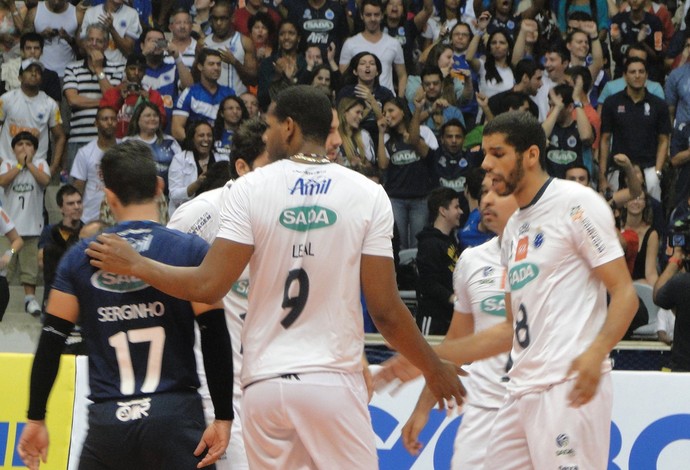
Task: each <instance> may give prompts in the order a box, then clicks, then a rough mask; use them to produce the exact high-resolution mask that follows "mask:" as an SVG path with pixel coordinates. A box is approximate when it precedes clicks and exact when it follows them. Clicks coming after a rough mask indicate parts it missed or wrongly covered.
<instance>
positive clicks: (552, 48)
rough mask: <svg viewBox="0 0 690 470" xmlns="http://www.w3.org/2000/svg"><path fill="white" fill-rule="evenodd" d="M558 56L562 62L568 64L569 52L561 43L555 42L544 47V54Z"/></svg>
mask: <svg viewBox="0 0 690 470" xmlns="http://www.w3.org/2000/svg"><path fill="white" fill-rule="evenodd" d="M549 53H553V54H558V55H559V56H560V57H561V61H562V62H570V51H568V49H567V48H566V47H565V44H563V41H555V42H552V43H550V44H549V45H548V46H546V50H545V51H544V54H549Z"/></svg>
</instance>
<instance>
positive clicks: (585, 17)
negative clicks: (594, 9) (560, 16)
mask: <svg viewBox="0 0 690 470" xmlns="http://www.w3.org/2000/svg"><path fill="white" fill-rule="evenodd" d="M570 20H573V21H594V18H592V15H590V14H589V13H587V12H586V11H582V10H577V11H574V12H572V13H570V14H568V20H567V21H570Z"/></svg>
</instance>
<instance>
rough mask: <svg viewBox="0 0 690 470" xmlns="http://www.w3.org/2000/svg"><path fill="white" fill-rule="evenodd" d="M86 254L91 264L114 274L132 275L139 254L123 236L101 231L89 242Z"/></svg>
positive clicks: (139, 256)
mask: <svg viewBox="0 0 690 470" xmlns="http://www.w3.org/2000/svg"><path fill="white" fill-rule="evenodd" d="M86 255H87V256H88V257H89V258H91V261H90V262H91V266H95V267H96V268H99V269H102V270H103V271H108V272H111V273H115V274H125V275H133V272H132V271H133V266H134V265H135V264H136V263H137V261H139V260H140V258H141V255H140V254H139V253H137V252H136V250H134V248H132V246H131V245H130V244H129V243H128V242H127V240H125V239H124V238H122V237H120V236H118V235H116V234H114V233H102V234H100V235H99V236H98V237H96V240H94V241H92V242H91V243H89V246H88V247H87V248H86Z"/></svg>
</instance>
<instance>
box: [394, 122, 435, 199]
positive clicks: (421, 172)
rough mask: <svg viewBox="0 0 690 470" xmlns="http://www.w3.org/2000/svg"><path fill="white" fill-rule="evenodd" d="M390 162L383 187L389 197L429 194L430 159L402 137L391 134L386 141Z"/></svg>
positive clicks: (409, 197)
mask: <svg viewBox="0 0 690 470" xmlns="http://www.w3.org/2000/svg"><path fill="white" fill-rule="evenodd" d="M386 150H388V156H389V157H390V164H389V165H388V169H387V170H386V183H385V185H384V187H385V188H386V192H387V193H388V196H389V197H394V198H399V199H412V198H420V197H425V196H426V195H427V194H429V191H430V189H431V185H430V179H431V178H430V176H431V175H430V171H429V162H430V159H429V158H428V157H427V158H422V157H421V155H419V153H417V151H416V150H415V149H414V148H413V147H412V145H410V144H408V143H405V142H404V140H403V137H402V136H401V135H398V134H391V137H390V139H388V142H386Z"/></svg>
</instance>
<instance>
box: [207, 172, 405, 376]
mask: <svg viewBox="0 0 690 470" xmlns="http://www.w3.org/2000/svg"><path fill="white" fill-rule="evenodd" d="M224 191H225V194H224V197H223V207H222V208H221V228H220V232H219V233H218V237H219V238H225V239H228V240H232V241H234V242H237V243H242V244H245V245H252V246H254V254H253V255H252V258H251V260H250V264H249V269H250V273H251V275H250V277H251V289H249V311H248V313H247V317H246V319H245V324H244V329H243V330H242V348H243V353H244V364H243V367H242V385H243V387H247V386H248V385H249V384H251V383H253V382H256V381H259V380H263V379H268V378H273V377H278V376H281V375H284V374H289V373H309V372H328V371H332V372H360V371H361V370H362V364H361V357H362V349H363V344H364V330H363V325H362V307H361V303H360V291H361V288H360V262H361V257H362V255H363V254H364V255H372V256H385V257H390V258H392V256H393V253H392V248H391V238H392V235H393V214H392V210H391V206H390V202H389V199H388V196H387V195H386V193H385V191H384V190H383V188H382V187H381V186H380V185H377V184H375V183H373V182H372V181H369V180H368V179H367V178H366V177H364V176H362V175H360V174H358V173H356V172H354V171H352V170H350V169H347V168H344V167H342V166H340V165H337V164H330V163H329V164H319V165H312V164H304V163H297V162H293V161H290V160H288V159H284V160H280V161H277V162H275V163H272V164H270V165H268V166H266V167H263V168H259V169H257V170H255V171H253V172H251V173H249V174H247V175H245V176H243V177H242V178H239V179H238V180H237V181H236V182H235V183H234V184H233V185H232V187H230V188H227V187H226V188H225V189H224Z"/></svg>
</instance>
